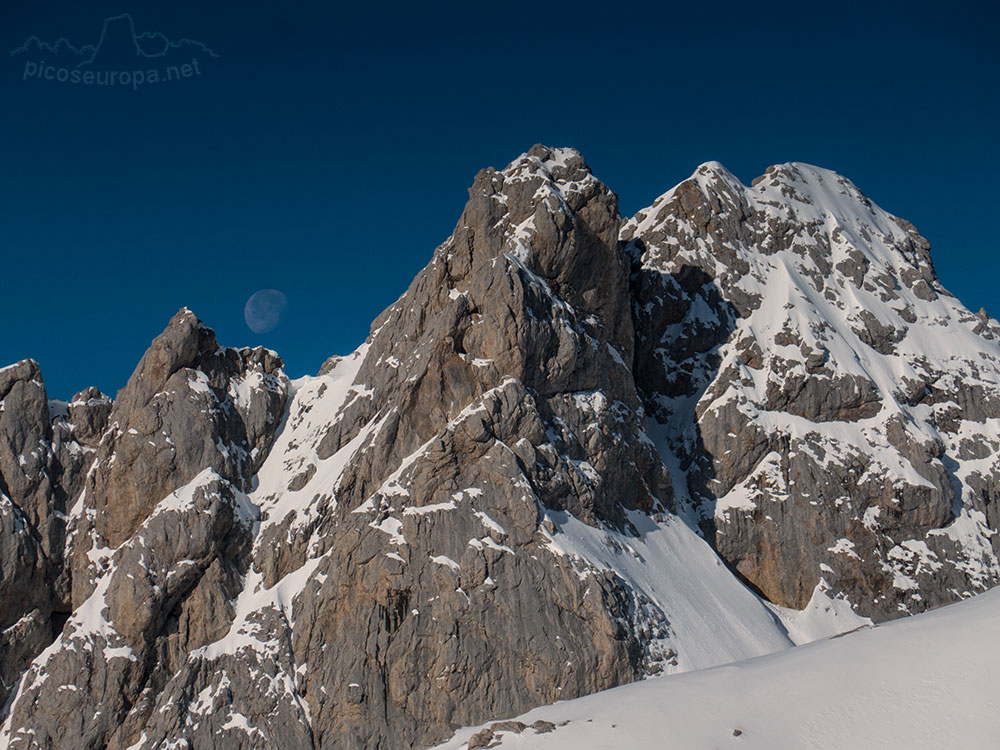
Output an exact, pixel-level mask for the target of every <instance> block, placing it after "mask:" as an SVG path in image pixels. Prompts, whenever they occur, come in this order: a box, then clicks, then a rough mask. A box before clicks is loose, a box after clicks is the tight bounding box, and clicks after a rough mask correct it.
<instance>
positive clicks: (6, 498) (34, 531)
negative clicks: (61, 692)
mask: <svg viewBox="0 0 1000 750" xmlns="http://www.w3.org/2000/svg"><path fill="white" fill-rule="evenodd" d="M58 473H59V471H58V463H57V461H56V458H55V455H54V453H53V450H52V425H51V422H50V420H49V405H48V398H47V396H46V393H45V385H44V384H43V383H42V380H41V372H40V370H39V367H38V364H37V363H36V362H34V361H32V360H23V361H21V362H18V363H17V364H15V365H11V366H9V367H4V368H2V369H0V700H6V698H7V696H8V695H9V693H10V691H11V690H12V689H13V687H14V685H15V684H16V682H17V679H18V677H19V675H20V673H21V672H22V671H23V670H24V668H25V666H26V665H27V663H28V662H29V661H30V660H31V659H32V658H33V657H34V655H35V654H36V653H38V651H40V650H41V648H43V647H44V646H45V645H46V644H47V643H48V642H49V641H51V639H52V630H53V627H54V626H53V622H52V619H53V612H54V611H55V610H58V609H60V608H61V607H60V604H61V602H60V598H61V597H60V595H59V594H60V592H59V590H58V586H57V579H58V578H59V572H60V567H61V564H62V540H63V535H64V531H65V525H64V523H63V521H62V518H64V517H65V516H64V515H63V512H64V510H65V496H63V495H62V494H60V493H58V491H57V489H58V488H57V485H56V482H57V478H58Z"/></svg>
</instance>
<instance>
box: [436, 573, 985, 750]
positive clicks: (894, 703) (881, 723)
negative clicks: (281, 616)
mask: <svg viewBox="0 0 1000 750" xmlns="http://www.w3.org/2000/svg"><path fill="white" fill-rule="evenodd" d="M998 631H1000V592H998V591H990V592H987V593H985V594H980V595H979V596H977V597H974V598H973V599H970V600H967V601H963V602H959V603H957V604H953V605H950V606H948V607H943V608H941V609H938V610H936V611H934V612H929V613H925V614H921V615H917V616H915V617H912V618H909V619H907V620H901V621H894V622H891V623H886V624H884V625H879V626H877V627H873V628H866V629H863V630H860V631H857V632H852V633H848V634H847V635H844V636H841V637H838V638H831V639H829V640H825V641H819V642H816V643H813V644H811V645H808V646H802V647H800V648H796V649H793V650H791V651H784V652H782V653H778V654H773V655H770V656H764V657H761V658H758V659H753V660H750V661H746V662H741V663H739V664H733V665H729V666H724V667H718V668H715V669H709V670H704V671H700V672H695V673H689V674H683V675H671V676H666V677H656V678H652V679H649V680H645V681H643V682H640V683H635V684H633V685H626V686H623V687H620V688H615V689H613V690H608V691H605V692H603V693H597V694H595V695H590V696H587V697H584V698H578V699H576V700H572V701H565V702H562V703H557V704H555V705H552V706H545V707H544V708H539V709H536V710H534V711H531V712H529V713H527V714H525V715H523V716H521V717H518V719H517V720H516V721H519V722H521V723H522V724H523V725H527V726H526V728H525V729H523V730H521V731H518V729H519V727H517V726H516V725H513V724H508V725H507V728H506V730H504V729H503V727H501V728H500V731H497V732H496V733H495V737H494V740H493V741H494V742H495V743H496V744H490V745H489V747H499V748H502V749H503V750H508V749H509V750H515V749H516V748H531V749H532V750H534V749H535V748H538V749H539V750H579V748H587V749H588V750H605V749H606V750H620V749H621V748H629V750H673V749H674V748H676V749H677V750H723V749H724V748H733V749H734V750H735V749H736V748H741V749H742V750H809V749H810V748H816V749H817V750H819V749H822V750H832V749H833V748H878V749H879V750H902V748H906V749H907V750H910V749H915V748H927V749H928V750H942V749H943V748H962V749H963V750H992V748H996V747H997V746H998V737H997V731H998V728H997V717H998V716H1000V683H998V681H997V679H996V675H997V673H998V671H1000V649H998V648H997V646H996V634H997V632H998ZM538 721H542V722H551V724H552V725H554V728H551V731H547V732H543V733H538V732H536V730H535V729H533V728H531V727H530V725H532V724H534V723H535V722H538ZM537 726H538V727H539V728H541V729H549V728H550V727H548V726H547V725H544V724H542V725H537ZM484 728H485V727H476V728H475V729H465V730H462V731H461V732H458V733H457V734H456V735H455V737H454V738H453V739H452V740H451V741H449V742H446V743H444V744H443V745H441V746H440V748H439V750H459V748H461V749H463V750H464V748H467V747H469V744H468V743H469V739H470V738H471V737H472V736H473V735H475V734H476V733H478V732H481V731H482V730H483V729H484ZM474 746H478V747H486V746H487V745H486V743H485V742H484V743H483V744H479V745H476V744H475V743H474Z"/></svg>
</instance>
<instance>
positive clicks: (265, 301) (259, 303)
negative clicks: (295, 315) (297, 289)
mask: <svg viewBox="0 0 1000 750" xmlns="http://www.w3.org/2000/svg"><path fill="white" fill-rule="evenodd" d="M287 302H288V298H287V297H286V296H285V295H284V294H282V293H281V292H279V291H278V290H277V289H261V290H260V291H259V292H254V293H253V294H252V295H250V299H248V300H247V303H246V305H245V306H244V307H243V319H244V320H246V322H247V326H248V327H249V328H250V330H251V331H253V332H254V333H267V332H268V331H273V330H274V328H275V327H276V326H277V325H278V322H279V321H280V320H281V311H282V310H284V309H285V304H286V303H287Z"/></svg>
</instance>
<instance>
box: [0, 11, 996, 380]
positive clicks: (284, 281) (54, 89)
mask: <svg viewBox="0 0 1000 750" xmlns="http://www.w3.org/2000/svg"><path fill="white" fill-rule="evenodd" d="M352 5H353V6H354V7H346V6H340V5H337V4H334V3H295V2H291V3H283V4H280V5H279V4H277V3H267V4H261V6H260V7H255V8H247V7H244V6H245V4H232V5H230V6H229V7H226V5H225V4H222V3H216V4H213V7H212V8H205V7H203V6H202V4H201V3H193V2H171V3H156V4H153V3H148V2H147V3H132V4H129V3H100V2H98V3H79V2H73V3H69V2H66V3H51V2H45V0H31V2H27V1H23V0H6V2H4V3H3V7H2V9H0V48H2V49H3V50H11V49H14V48H15V47H18V46H20V45H21V44H22V43H23V42H24V41H25V39H26V38H27V37H29V36H32V35H35V36H37V37H39V38H41V39H42V40H43V41H47V42H54V41H55V40H56V39H58V38H59V37H65V38H67V39H68V40H69V41H70V42H71V43H73V44H74V45H76V46H81V45H84V44H88V43H89V44H94V43H96V41H97V39H98V37H99V35H100V33H101V28H102V25H103V20H104V18H106V17H110V16H114V15H116V14H120V13H124V12H128V13H130V14H131V15H132V17H133V19H134V21H135V25H136V28H137V30H138V31H146V32H160V33H162V34H164V35H165V36H166V37H169V38H170V39H173V40H177V39H180V38H184V37H187V38H191V39H195V40H198V41H201V42H203V43H204V44H206V45H207V46H208V47H210V48H211V49H212V50H213V51H214V52H215V53H216V54H217V55H218V57H217V58H214V59H213V58H210V57H208V56H207V54H205V53H201V54H199V55H198V56H199V57H200V65H199V70H200V73H199V74H198V75H192V76H191V77H190V78H187V79H184V80H178V81H171V82H168V83H160V84H156V85H146V86H143V87H140V88H139V89H138V90H135V91H133V90H131V89H128V88H122V87H121V86H118V87H116V88H107V87H103V88H101V87H96V86H93V85H92V86H85V85H82V84H78V85H73V84H71V83H59V82H57V81H45V80H36V79H31V78H29V80H23V77H24V72H25V68H26V66H25V60H27V59H28V58H29V57H30V58H31V59H35V58H36V57H37V55H27V56H26V55H21V56H8V55H6V53H5V54H4V55H2V56H0V96H2V100H0V101H2V107H0V136H2V138H3V141H2V142H3V148H2V150H0V295H2V309H3V320H2V327H0V364H6V363H9V362H13V361H16V360H18V359H20V358H22V357H28V356H30V357H34V358H35V359H37V360H39V361H40V362H41V365H42V371H43V374H44V376H45V379H46V383H47V385H48V387H49V393H50V396H52V397H59V398H67V397H69V396H70V395H72V394H73V393H74V392H75V391H76V390H78V389H80V388H82V387H84V386H86V385H90V384H95V385H97V386H99V387H100V388H101V389H103V390H105V391H107V392H110V393H113V392H114V391H116V390H117V389H118V388H119V387H121V386H122V385H123V384H124V382H125V380H126V379H127V377H128V376H129V374H130V373H131V371H132V369H133V368H134V366H135V364H136V362H137V361H138V358H139V357H140V356H141V354H142V352H143V351H144V349H145V348H146V346H147V345H148V343H149V341H150V340H151V339H152V338H153V337H154V336H155V335H156V334H157V333H159V332H160V330H162V328H163V326H164V325H165V324H166V322H167V320H168V319H169V318H170V316H171V315H172V314H173V313H174V312H175V311H176V310H177V309H178V308H179V307H181V306H183V305H186V306H188V307H191V308H192V309H193V310H195V311H196V312H197V313H198V314H199V315H200V316H201V318H202V319H203V320H204V321H206V322H207V323H208V324H209V325H211V326H212V327H213V328H215V329H216V331H217V333H218V336H219V340H220V342H221V343H223V344H228V345H235V346H243V345H255V344H264V345H266V346H269V347H271V348H273V349H276V350H277V351H278V352H279V353H280V354H281V355H282V356H283V357H284V358H285V362H286V369H287V370H288V372H289V374H290V375H292V376H293V377H294V376H299V375H303V374H306V373H312V372H315V371H316V370H317V369H318V368H319V366H320V364H321V363H322V361H323V360H324V359H325V358H326V357H327V356H328V355H330V354H334V353H345V352H347V351H350V350H351V349H353V348H354V347H355V346H356V345H357V344H358V343H360V342H361V341H362V340H363V339H364V337H365V335H366V334H367V331H368V325H369V323H370V322H371V320H372V319H373V318H374V317H375V316H376V315H377V314H378V313H379V312H380V311H381V310H382V309H383V308H384V307H386V306H387V305H388V304H390V303H391V302H392V301H393V300H394V299H395V298H396V297H397V296H398V295H399V294H400V293H401V292H402V291H403V290H404V289H405V288H406V286H407V284H408V283H409V281H410V279H411V278H412V277H413V275H414V274H415V273H416V272H417V271H418V270H419V269H420V268H421V267H422V266H423V265H424V264H425V263H426V262H427V261H428V260H429V258H430V255H431V253H432V251H433V248H434V247H435V246H436V245H437V244H438V243H439V242H441V241H442V240H444V239H445V238H446V237H447V236H448V234H449V233H450V231H451V229H452V227H453V226H454V223H455V221H456V220H457V219H458V216H459V214H460V213H461V210H462V207H463V205H464V202H465V200H466V197H467V193H466V188H467V187H468V186H469V184H471V181H472V178H473V176H474V174H475V173H476V171H477V170H478V169H479V168H481V167H484V166H488V165H493V166H497V167H502V166H504V165H505V164H506V163H507V162H509V161H510V160H511V159H513V158H514V157H516V156H517V155H518V154H519V153H521V152H523V151H525V150H527V149H528V148H530V146H531V145H532V144H534V143H536V142H543V143H547V144H549V145H570V146H575V147H577V148H579V149H580V150H581V151H582V152H583V154H584V156H585V157H586V159H587V161H588V162H589V163H590V165H591V166H592V167H593V169H594V171H595V172H596V174H597V175H598V176H599V177H600V178H601V179H603V180H604V181H605V182H606V183H608V184H609V185H610V186H611V187H612V188H613V189H614V190H615V191H617V192H618V194H619V196H620V198H621V205H622V211H623V212H624V213H625V214H626V215H627V214H629V213H632V212H634V211H636V210H637V209H639V208H642V207H643V206H645V205H648V204H649V203H651V202H652V200H653V199H654V198H655V197H656V196H657V195H659V194H660V193H662V192H663V191H665V190H667V189H668V188H670V187H671V186H673V185H674V184H675V183H677V182H679V181H681V180H683V179H684V178H686V177H687V176H688V175H690V173H691V172H692V171H693V170H694V168H695V167H696V166H697V165H698V164H699V163H701V162H703V161H706V160H709V159H718V160H720V161H722V162H723V163H724V164H726V165H727V166H728V167H729V168H730V169H731V170H732V171H733V172H734V173H736V175H737V176H739V177H740V178H741V179H743V180H744V181H746V182H749V181H750V180H751V179H752V178H753V177H755V176H757V175H759V174H761V173H762V172H763V171H764V169H765V168H766V167H767V166H768V165H769V164H774V163H780V162H785V161H792V160H796V161H806V162H810V163H814V164H818V165H821V166H825V167H829V168H832V169H836V170H837V171H839V172H841V173H843V174H845V175H847V176H848V177H850V178H851V179H853V180H854V181H855V182H856V183H857V184H858V185H859V186H860V187H861V189H862V190H864V191H865V192H866V193H867V194H868V195H869V196H870V197H871V198H872V199H873V200H875V201H876V202H877V203H879V204H880V205H882V206H883V207H884V208H886V209H887V210H889V211H892V212H893V213H896V214H898V215H900V216H903V217H905V218H907V219H910V220H911V221H913V222H914V223H915V224H916V225H917V227H918V228H919V229H920V230H921V232H922V233H923V234H924V235H925V236H926V237H928V239H930V241H931V243H932V245H933V247H934V258H935V262H936V264H937V267H938V271H939V274H940V276H941V277H942V280H943V281H944V283H945V285H946V286H947V287H948V288H950V289H951V290H952V291H953V292H954V293H956V294H957V295H958V296H959V297H960V298H961V299H962V300H963V301H964V302H965V303H966V304H967V305H968V306H969V307H971V308H973V310H978V309H979V307H980V306H986V308H987V310H989V311H991V312H992V313H993V314H998V311H1000V291H998V279H1000V260H998V256H997V253H996V239H995V238H996V233H995V224H996V220H997V214H998V212H997V209H996V204H997V200H998V198H1000V195H998V192H1000V191H998V187H997V184H998V183H997V180H998V175H1000V152H998V145H997V132H998V129H997V122H998V115H1000V103H998V95H997V91H998V90H1000V80H998V78H1000V75H998V74H1000V64H998V60H1000V58H998V54H997V52H996V44H995V40H996V34H997V31H996V29H997V23H996V22H997V20H998V19H997V17H996V13H995V12H994V11H992V10H991V9H988V8H987V4H986V3H982V2H980V3H975V4H963V3H957V2H952V3H947V4H934V5H933V6H926V7H925V8H921V7H919V6H918V5H917V4H906V5H896V4H891V5H885V6H879V5H878V4H877V3H867V4H865V5H864V7H863V8H861V9H860V10H846V9H844V8H843V7H841V5H840V4H825V5H817V4H815V3H806V2H801V3H799V4H796V5H785V6H781V5H777V4H762V3H739V4H734V5H731V6H727V4H725V3H683V4H680V5H679V7H677V8H673V7H670V5H669V4H667V3H650V4H648V5H646V6H642V5H631V4H629V3H627V2H617V3H601V4H599V5H598V6H588V5H584V4H580V5H575V4H549V5H546V6H545V7H544V8H542V7H532V6H531V5H529V4H524V5H520V4H515V3H468V2H465V3H455V4H438V3H406V4H400V5H398V6H395V5H393V4H386V3H381V4H370V3H365V4H362V3H355V4H352ZM43 57H44V55H43ZM153 62H158V61H152V62H150V61H146V62H145V63H144V64H143V65H141V66H139V67H142V68H145V67H155V65H153V64H152V63H153ZM265 287H273V288H277V289H280V290H282V291H283V292H284V293H285V294H286V295H287V296H288V299H289V306H288V309H287V310H286V314H285V316H284V318H283V320H282V323H281V324H280V325H279V326H278V327H277V328H276V329H275V330H274V331H273V332H271V333H269V334H265V335H257V334H254V333H252V332H251V331H250V330H249V329H248V328H247V327H246V325H245V323H244V321H243V304H244V302H245V300H246V299H247V297H248V296H249V295H250V294H252V293H253V292H254V291H255V290H257V289H260V288H265Z"/></svg>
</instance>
